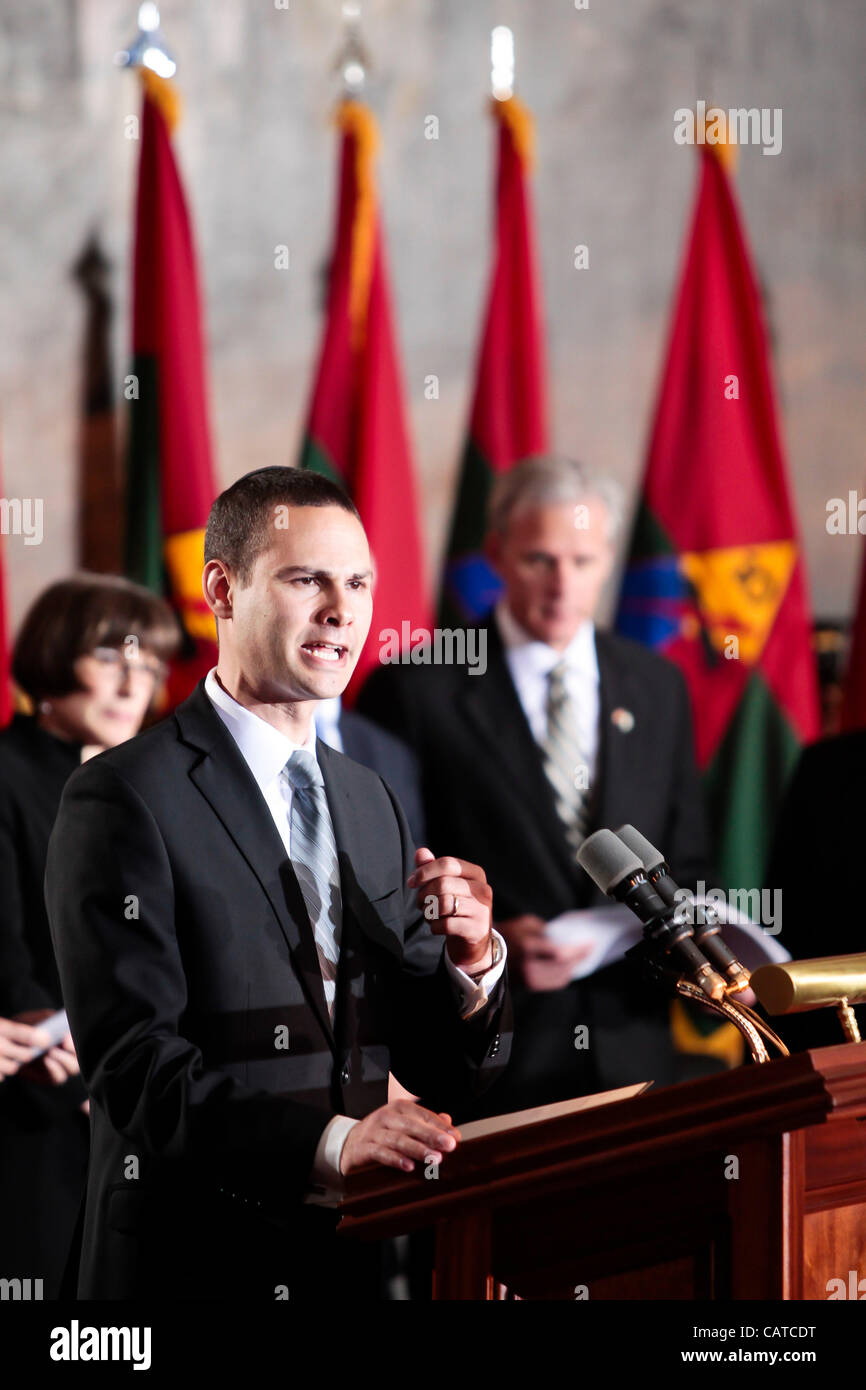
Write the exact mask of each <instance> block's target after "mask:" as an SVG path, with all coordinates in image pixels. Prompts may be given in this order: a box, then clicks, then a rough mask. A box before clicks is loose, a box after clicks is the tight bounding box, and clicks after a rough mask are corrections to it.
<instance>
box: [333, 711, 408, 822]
mask: <svg viewBox="0 0 866 1390" xmlns="http://www.w3.org/2000/svg"><path fill="white" fill-rule="evenodd" d="M340 737H341V739H342V740H343V752H344V753H345V754H346V757H347V758H354V760H355V762H356V763H363V764H364V766H365V767H370V768H372V769H373V771H374V772H378V774H379V776H380V777H384V779H385V781H386V782H387V783H388V785H389V786H390V787H391V789H392V791H393V792H394V793H395V795H396V797H397V800H398V801H399V803H400V805H401V806H402V807H403V810H404V811H405V813H406V819H407V821H408V822H409V829H410V831H411V832H412V840H413V842H414V843H415V844H416V845H423V844H424V842H425V834H426V831H425V829H424V810H423V807H422V804H421V771H420V768H419V767H418V759H417V758H416V757H415V754H414V753H413V752H412V749H411V748H409V747H408V745H407V744H405V743H404V742H403V740H402V739H399V738H395V737H394V736H393V734H389V733H388V731H387V730H386V729H382V728H380V726H379V725H378V724H374V723H373V720H372V719H367V717H366V716H365V715H363V714H359V713H358V711H357V710H351V709H344V710H341V711H340Z"/></svg>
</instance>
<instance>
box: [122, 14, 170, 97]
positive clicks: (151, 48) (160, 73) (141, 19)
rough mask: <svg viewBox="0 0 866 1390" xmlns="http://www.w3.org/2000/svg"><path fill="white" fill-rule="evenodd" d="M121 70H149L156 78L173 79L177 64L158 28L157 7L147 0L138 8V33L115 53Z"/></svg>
mask: <svg viewBox="0 0 866 1390" xmlns="http://www.w3.org/2000/svg"><path fill="white" fill-rule="evenodd" d="M114 61H115V63H116V64H117V66H118V67H121V68H149V69H150V71H151V72H155V73H156V75H157V77H164V78H169V77H174V74H175V73H176V72H177V62H176V60H175V58H174V55H173V54H172V52H171V50H170V48H169V47H168V44H167V43H166V41H165V35H164V34H163V32H162V30H161V29H160V27H159V6H158V5H155V4H153V3H152V0H148V2H147V3H145V4H143V5H139V7H138V33H137V34H136V36H135V38H134V39H133V41H132V43H131V44H130V45H129V47H128V48H122V49H121V50H120V52H119V53H115V55H114Z"/></svg>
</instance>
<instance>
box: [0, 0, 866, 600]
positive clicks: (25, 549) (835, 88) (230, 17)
mask: <svg viewBox="0 0 866 1390" xmlns="http://www.w3.org/2000/svg"><path fill="white" fill-rule="evenodd" d="M161 8H162V24H163V29H164V31H165V33H166V36H167V38H168V40H169V42H170V43H171V45H172V47H173V49H174V52H175V54H176V56H177V58H178V61H179V73H178V82H179V85H180V87H181V89H182V93H183V97H184V102H185V118H184V121H183V124H182V126H181V128H180V131H179V133H178V136H177V144H178V149H179V156H180V161H181V166H182V171H183V176H184V180H185V186H186V191H187V196H188V199H189V203H190V207H191V212H192V216H193V221H194V226H195V230H196V237H197V244H198V248H199V255H200V264H201V270H202V275H203V281H204V292H205V304H206V329H207V336H208V342H209V349H210V369H209V379H210V390H211V401H212V427H213V433H214V441H215V447H216V455H217V462H218V469H219V476H220V479H221V480H222V482H223V483H224V484H226V483H228V482H230V481H231V480H232V479H234V478H235V477H237V476H238V475H239V474H241V473H242V472H245V471H246V470H247V469H249V468H253V467H257V466H261V465H264V464H269V463H283V462H293V461H294V460H295V458H296V453H297V447H298V442H299V439H300V434H301V430H302V427H303V421H304V416H305V411H306V401H307V396H308V392H309V389H310V381H311V373H312V370H313V365H314V354H315V350H316V344H317V341H318V330H319V322H320V320H319V312H320V305H319V298H320V291H321V271H322V267H323V263H324V259H325V256H326V254H327V248H328V243H329V237H330V228H331V217H332V208H333V198H334V192H335V176H336V162H335V135H334V131H333V129H332V128H331V126H330V124H329V113H330V110H331V107H332V104H333V101H334V99H335V97H336V95H337V85H336V84H337V79H336V77H335V75H334V73H333V71H332V68H333V62H334V58H335V54H336V51H337V48H338V46H339V41H340V18H339V16H340V7H339V3H338V0H290V8H289V10H288V11H285V10H278V9H276V8H275V6H274V3H273V0H165V3H164V4H163V5H162V7H161ZM135 13H136V7H135V5H134V4H132V3H129V0H3V5H2V10H0V200H2V209H3V214H2V218H0V324H2V332H0V458H2V470H3V490H4V494H5V495H6V496H7V497H14V496H20V497H42V498H44V499H45V537H44V541H43V544H42V545H41V546H25V545H24V544H23V542H22V539H21V538H20V537H14V536H10V537H7V538H6V540H5V554H6V565H7V574H8V589H9V601H10V607H11V613H12V619H13V624H14V623H15V622H17V620H18V618H19V617H20V615H21V613H22V611H23V609H24V607H25V606H26V605H27V604H28V603H29V602H30V601H31V600H32V598H33V597H34V596H35V595H36V593H37V592H38V591H39V590H40V589H41V588H42V587H43V586H44V585H45V584H46V583H47V582H49V581H50V580H52V579H54V578H56V577H58V576H60V575H62V574H63V573H65V572H67V571H68V570H69V569H70V568H72V567H73V566H74V564H75V562H76V527H77V521H76V516H77V499H76V466H77V465H76V457H77V444H78V432H79V428H80V410H79V393H80V388H81V368H82V354H81V347H82V335H83V328H84V303H83V299H82V295H81V291H80V288H79V287H78V285H77V284H76V283H75V281H74V279H73V278H72V275H71V267H72V265H73V263H74V262H75V260H76V258H77V257H78V256H79V255H80V253H81V250H82V248H83V246H84V244H85V242H86V241H87V238H88V236H89V235H90V234H91V233H92V232H94V231H96V232H97V233H98V235H99V237H100V240H101V242H102V245H103V248H104V250H105V251H106V252H107V254H108V255H109V257H110V259H111V261H112V273H111V287H112V292H113V294H114V296H115V302H116V316H115V321H114V331H113V353H114V361H115V364H116V372H115V379H116V383H117V393H118V396H119V395H120V388H121V383H122V379H123V374H124V371H125V370H126V367H127V360H128V358H127V346H128V342H129V325H128V317H127V307H128V288H129V250H130V248H129V237H130V233H131V228H132V197H133V187H134V175H135V165H136V160H137V153H138V148H137V145H136V144H135V142H133V141H129V140H127V139H125V138H124V133H123V123H124V118H125V117H126V116H128V115H129V114H131V113H134V112H137V110H138V105H139V97H138V86H137V82H136V80H135V78H134V77H133V76H132V75H130V74H128V73H124V72H121V71H119V70H118V69H117V68H115V67H114V66H113V64H112V56H113V54H114V53H115V51H116V50H118V49H120V48H123V47H124V46H125V45H126V43H127V42H128V41H129V40H130V39H131V38H132V36H133V35H134V32H135ZM364 13H365V23H364V36H365V41H366V43H367V45H368V47H369V49H370V52H371V54H372V57H373V61H374V69H373V72H372V74H371V79H370V85H369V93H368V94H369V98H370V100H371V102H372V104H373V106H374V109H375V110H376V112H377V114H378V116H379V119H380V123H381V128H382V137H383V148H382V155H381V160H380V177H381V186H382V194H383V199H384V210H385V220H386V230H387V236H388V245H389V249H390V257H391V267H392V283H393V290H394V298H395V306H396V313H397V319H398V325H399V338H400V343H401V345H402V350H403V364H404V373H405V382H406V391H407V397H408V400H409V405H410V412H411V427H412V431H413V437H414V442H415V449H416V459H417V466H418V470H419V476H420V486H421V489H422V496H423V500H424V511H425V529H426V535H427V540H428V547H429V549H428V562H429V565H430V569H431V574H432V573H433V572H434V571H435V568H436V566H437V565H438V560H439V556H440V553H441V548H442V546H443V544H444V529H445V526H446V523H447V516H448V509H449V504H450V499H451V496H452V489H453V485H454V479H455V470H456V467H457V461H458V457H459V453H460V447H461V443H462V436H463V431H464V427H465V422H466V415H467V410H468V400H469V392H470V388H471V378H472V370H473V362H474V356H475V347H476V341H477V336H478V330H479V320H480V313H481V308H482V302H483V297H484V290H485V284H486V278H487V267H488V231H489V212H490V202H491V182H492V173H493V163H492V157H493V143H492V133H491V125H490V122H489V120H488V119H487V118H486V116H485V114H484V105H485V100H486V91H487V82H488V76H489V59H488V52H489V34H490V29H491V27H492V26H493V25H494V24H496V23H506V24H509V25H511V27H512V28H513V29H514V31H515V38H516V48H517V64H518V69H517V70H518V90H519V92H520V94H521V96H522V97H523V98H524V99H525V100H526V101H527V102H528V103H529V105H530V106H531V108H532V110H533V111H534V113H535V117H536V121H537V130H538V149H539V160H538V166H537V172H536V177H535V208H536V220H537V228H538V243H539V254H540V258H541V268H542V276H543V282H544V292H545V301H546V306H547V320H548V344H549V368H550V396H551V408H552V414H553V435H554V441H555V445H556V447H557V448H558V449H559V450H560V451H562V452H568V453H571V454H574V455H577V456H580V457H583V458H585V459H587V460H589V461H592V462H593V463H594V464H598V465H603V466H605V467H607V468H609V469H610V471H611V473H612V474H614V475H615V476H616V477H618V478H620V479H621V480H622V481H623V482H624V483H625V484H626V485H627V486H628V487H629V488H630V489H631V491H632V493H633V491H634V487H635V484H636V482H637V480H638V478H639V475H640V472H641V468H642V460H643V455H644V450H645V444H646V438H647V432H648V428H649V417H650V411H651V409H652V405H653V399H654V393H655V389H656V383H657V378H658V373H659V371H660V367H661V358H662V353H663V350H664V344H665V338H666V332H667V323H668V317H669V313H670V307H671V296H672V292H673V288H674V284H675V277H676V274H677V270H678V266H679V262H680V255H681V251H682V245H683V238H684V235H685V230H686V226H687V222H688V219H689V216H690V208H691V201H692V197H693V192H694V179H695V158H694V154H693V152H692V151H690V150H688V149H685V148H680V147H679V146H677V145H676V144H675V143H674V140H673V124H674V123H673V113H674V111H675V110H676V109H677V108H678V107H680V106H687V105H691V104H693V103H694V101H695V99H696V98H697V97H699V96H705V97H707V98H708V100H710V101H711V102H715V103H717V104H719V105H721V106H724V107H726V108H727V107H731V106H739V105H746V106H758V107H764V106H767V107H781V108H782V109H783V113H784V115H783V149H782V153H781V154H780V155H779V156H778V157H776V158H771V157H766V156H763V155H762V154H761V152H760V150H758V149H755V148H751V149H744V150H742V151H741V152H740V162H739V172H738V175H737V184H738V191H739V198H740V203H741V207H742V210H743V214H744V218H745V222H746V227H747V230H748V234H749V237H750V240H751V244H752V248H753V251H754V254H755V257H756V259H757V263H758V267H759V271H760V275H761V278H762V281H763V284H764V287H765V290H766V294H767V303H768V309H769V314H770V319H771V324H772V331H773V335H774V343H775V369H776V383H777V389H778V395H779V401H780V406H781V412H782V423H783V433H784V438H785V440H786V441H787V449H788V457H789V462H790V469H791V477H792V480H793V484H794V489H795V494H796V499H797V506H798V509H799V516H800V522H801V525H802V528H803V530H804V533H805V538H806V547H807V559H808V566H809V575H810V580H811V587H812V592H813V597H814V604H815V608H816V611H817V612H819V613H822V614H825V615H833V614H838V615H844V614H846V613H847V612H848V611H849V610H850V607H851V604H852V599H853V589H854V584H855V578H856V572H857V568H858V565H859V560H860V549H861V546H862V544H863V542H862V541H861V540H860V539H859V538H858V537H856V536H851V537H831V536H828V535H827V532H826V528H825V516H826V502H827V499H828V498H829V497H833V496H846V495H847V492H848V490H849V488H854V489H857V488H859V486H860V484H861V482H862V480H863V471H864V470H863V439H864V433H866V390H864V387H866V335H864V332H863V322H864V307H866V250H864V243H866V140H864V126H866V83H864V82H863V72H864V70H866V11H864V9H863V6H862V3H861V0H728V3H727V4H726V5H725V6H724V7H720V6H718V5H717V4H716V3H714V0H621V3H620V4H618V5H613V4H610V3H607V4H605V3H602V0H590V4H589V9H588V10H586V11H578V10H576V9H575V8H574V6H573V3H571V0H496V3H494V2H493V0H366V3H365V5H364ZM428 114H434V115H437V116H438V117H439V121H440V138H439V140H438V141H428V140H425V138H424V118H425V116H426V115H428ZM579 242H583V243H586V244H587V245H588V246H589V248H590V269H589V270H588V271H577V270H575V269H574V267H573V248H574V246H575V244H576V243H579ZM279 243H286V244H287V245H288V246H289V248H290V252H291V269H290V271H288V272H279V271H277V270H275V269H274V247H275V246H276V245H277V244H279ZM430 373H436V374H437V375H438V377H439V379H440V398H439V400H438V401H427V400H425V399H424V394H423V384H424V378H425V376H427V375H428V374H430Z"/></svg>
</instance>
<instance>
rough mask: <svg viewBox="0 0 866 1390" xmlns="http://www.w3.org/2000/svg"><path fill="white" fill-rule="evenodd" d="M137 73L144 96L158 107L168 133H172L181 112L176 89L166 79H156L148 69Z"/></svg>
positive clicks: (142, 69) (154, 74) (181, 106)
mask: <svg viewBox="0 0 866 1390" xmlns="http://www.w3.org/2000/svg"><path fill="white" fill-rule="evenodd" d="M138 72H139V76H140V78H141V85H142V87H143V88H144V91H145V95H146V96H147V97H148V98H149V99H150V100H151V101H152V102H153V103H154V105H155V106H158V107H159V109H160V111H161V112H162V115H163V119H164V121H165V123H166V125H167V126H168V129H169V132H171V131H173V130H174V128H175V126H176V125H177V124H178V122H179V121H180V118H181V113H182V110H183V105H182V102H181V99H180V93H179V91H178V90H177V87H175V85H174V83H173V82H169V81H167V79H166V78H164V77H157V75H156V73H155V72H153V71H152V70H151V69H150V68H139V70H138Z"/></svg>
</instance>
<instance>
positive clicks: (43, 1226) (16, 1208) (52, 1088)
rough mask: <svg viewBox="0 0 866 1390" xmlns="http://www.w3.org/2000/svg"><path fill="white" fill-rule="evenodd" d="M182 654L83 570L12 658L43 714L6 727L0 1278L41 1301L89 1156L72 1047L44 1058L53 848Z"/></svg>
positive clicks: (168, 629)
mask: <svg viewBox="0 0 866 1390" xmlns="http://www.w3.org/2000/svg"><path fill="white" fill-rule="evenodd" d="M178 646H179V629H178V625H177V622H176V619H175V617H174V615H173V613H172V611H171V609H170V608H169V607H168V605H167V604H166V603H164V602H163V600H162V599H160V598H157V597H156V596H155V595H154V594H152V593H150V592H149V591H148V590H146V589H143V588H140V587H139V586H138V585H136V584H131V583H130V582H129V581H128V580H125V579H120V578H117V577H114V576H111V575H99V574H86V573H82V574H78V575H75V576H73V577H72V578H70V579H63V580H60V581H59V582H58V583H56V584H52V585H51V586H50V587H49V588H48V589H46V590H45V591H44V593H42V594H41V595H40V597H39V598H38V599H37V600H36V602H35V603H34V604H33V606H32V608H31V609H30V611H29V612H28V613H27V615H26V617H25V618H24V621H23V623H22V625H21V629H20V632H19V634H18V638H17V641H16V643H15V649H14V652H13V658H12V673H13V675H14V678H15V682H16V684H17V686H18V687H19V688H20V690H21V691H22V692H23V694H24V695H25V696H27V697H28V698H29V701H30V703H31V705H32V709H33V713H32V714H23V713H19V714H16V715H15V716H14V717H13V719H12V722H11V724H9V725H8V726H7V727H6V728H5V729H3V730H2V731H0V885H2V887H0V1083H2V1084H0V1277H3V1278H22V1279H24V1278H30V1279H42V1281H43V1284H42V1297H43V1298H57V1297H58V1295H59V1292H60V1284H61V1278H62V1275H63V1270H64V1265H65V1262H66V1258H67V1255H68V1252H69V1247H70V1243H71V1239H72V1234H73V1228H74V1225H75V1220H76V1217H77V1215H78V1208H79V1204H80V1201H81V1198H82V1194H83V1191H84V1182H85V1175H86V1169H87V1148H88V1143H87V1139H88V1122H87V1120H86V1118H85V1117H86V1114H87V1111H88V1101H87V1095H86V1092H85V1090H84V1087H83V1085H82V1083H81V1078H80V1076H79V1074H78V1063H77V1060H76V1057H75V1049H74V1046H73V1043H72V1038H71V1036H70V1034H69V1033H68V1031H67V1032H66V1034H65V1036H62V1037H59V1038H57V1039H56V1040H54V1043H53V1045H51V1046H49V1047H48V1050H47V1051H44V1052H43V1048H45V1046H46V1043H47V1042H49V1041H50V1039H49V1038H48V1037H47V1036H46V1035H45V1032H44V1029H43V1028H40V1027H39V1024H40V1023H44V1021H45V1020H46V1019H47V1018H49V1017H50V1016H51V1015H52V1014H54V1013H55V1012H57V1011H58V1010H59V1009H61V1008H62V1007H63V1001H62V999H61V997H60V984H59V980H58V976H57V968H56V966H55V963H54V952H53V949H52V944H51V936H50V933H49V928H48V918H47V916H46V912H45V903H44V898H43V879H44V876H45V860H46V854H47V850H48V840H49V836H50V834H51V830H52V827H53V824H54V820H55V817H56V815H57V810H58V807H59V805H60V797H61V793H62V791H63V787H64V785H65V783H66V780H67V778H68V777H69V776H70V774H71V773H72V772H73V771H74V769H75V768H76V767H78V766H79V765H80V764H81V763H82V762H84V761H85V760H86V759H87V758H90V757H92V756H93V755H94V754H96V753H100V752H102V751H103V750H104V749H106V748H112V747H114V746H115V745H116V744H118V743H122V742H124V740H125V739H128V738H131V737H132V736H133V735H134V734H136V733H138V731H139V729H140V728H141V725H142V723H143V721H144V719H145V717H146V715H148V713H149V712H152V711H153V709H154V705H155V701H156V699H157V696H158V694H159V691H160V688H161V685H162V682H163V680H164V677H165V674H166V670H167V667H166V663H167V661H168V660H169V659H170V658H171V657H172V656H173V655H174V653H175V652H176V651H177V648H178ZM118 911H123V904H119V906H118ZM36 1053H41V1054H42V1055H41V1056H39V1057H38V1058H37V1059H36V1060H30V1059H32V1058H33V1057H34V1054H36Z"/></svg>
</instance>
